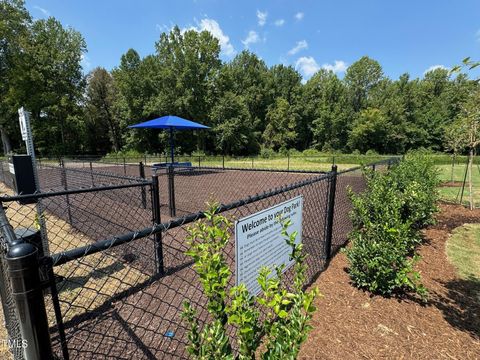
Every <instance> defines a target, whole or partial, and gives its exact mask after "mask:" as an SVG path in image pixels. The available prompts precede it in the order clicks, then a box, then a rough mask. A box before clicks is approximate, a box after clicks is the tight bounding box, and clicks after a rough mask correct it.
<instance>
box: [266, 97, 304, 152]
mask: <svg viewBox="0 0 480 360" xmlns="http://www.w3.org/2000/svg"><path fill="white" fill-rule="evenodd" d="M298 119H299V114H298V113H297V112H296V111H295V109H294V107H292V106H291V105H290V104H289V103H288V101H287V100H285V99H284V98H281V97H279V98H277V99H276V100H275V103H274V104H272V106H270V108H269V110H268V112H267V115H266V121H267V127H266V128H265V131H264V133H263V139H264V144H265V146H267V147H269V148H272V149H274V150H276V151H277V150H280V149H281V148H283V149H290V148H292V147H293V146H294V145H295V142H296V139H297V131H296V127H297V123H298Z"/></svg>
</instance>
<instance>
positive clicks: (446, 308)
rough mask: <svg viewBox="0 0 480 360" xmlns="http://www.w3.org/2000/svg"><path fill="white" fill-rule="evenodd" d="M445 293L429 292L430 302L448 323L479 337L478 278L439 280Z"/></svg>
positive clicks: (479, 305)
mask: <svg viewBox="0 0 480 360" xmlns="http://www.w3.org/2000/svg"><path fill="white" fill-rule="evenodd" d="M440 283H441V284H442V285H443V286H444V288H445V289H446V291H447V292H446V294H438V293H432V294H431V300H430V302H431V304H432V305H433V306H435V307H437V308H438V309H439V310H440V311H442V313H443V317H444V318H445V320H446V321H448V323H449V324H450V325H451V326H453V327H455V328H456V329H458V330H461V331H464V332H467V333H469V334H470V335H471V336H472V337H474V338H477V339H480V279H478V278H475V277H471V278H468V279H455V280H451V281H447V282H440Z"/></svg>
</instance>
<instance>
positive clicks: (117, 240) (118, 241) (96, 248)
mask: <svg viewBox="0 0 480 360" xmlns="http://www.w3.org/2000/svg"><path fill="white" fill-rule="evenodd" d="M332 176H334V174H333V173H332V172H329V173H325V174H321V175H319V176H316V177H314V178H310V179H306V180H303V181H298V182H295V183H292V184H290V185H285V186H281V187H279V188H274V189H271V190H268V191H265V192H263V193H261V194H257V195H253V196H249V197H247V198H244V199H242V200H237V201H234V202H231V203H229V204H221V205H220V206H219V208H218V210H217V213H222V212H225V211H228V210H232V209H235V208H238V207H240V206H244V205H248V204H251V203H254V202H257V201H260V200H263V199H266V198H269V197H272V196H275V195H279V194H282V193H285V192H288V191H291V190H295V189H298V188H301V187H304V186H307V185H311V184H314V183H317V182H320V181H324V180H327V179H329V178H331V177H332ZM203 218H205V213H204V212H203V211H199V212H197V213H194V214H190V215H186V216H183V217H179V218H176V219H172V220H170V221H168V222H164V223H161V224H155V225H154V226H152V227H148V228H144V229H142V230H139V231H134V232H129V233H126V234H124V235H120V236H117V237H113V238H110V239H105V240H100V241H97V242H95V243H92V244H89V245H85V246H82V247H78V248H75V249H71V250H67V251H64V252H61V253H57V254H54V255H52V256H51V259H52V263H53V266H60V265H63V264H65V263H67V262H70V261H73V260H76V259H79V258H82V257H85V256H87V255H91V254H95V253H97V252H100V251H104V250H108V249H111V248H114V247H117V246H119V245H122V244H125V243H129V242H131V241H133V240H137V239H141V238H145V237H148V236H151V235H153V234H156V233H159V232H162V231H166V230H169V229H173V228H176V227H179V226H182V225H186V224H189V223H192V222H194V221H197V220H199V219H203Z"/></svg>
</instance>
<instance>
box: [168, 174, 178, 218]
mask: <svg viewBox="0 0 480 360" xmlns="http://www.w3.org/2000/svg"><path fill="white" fill-rule="evenodd" d="M167 172H168V206H169V208H170V216H171V217H175V216H177V210H176V208H175V172H174V167H173V165H171V166H167Z"/></svg>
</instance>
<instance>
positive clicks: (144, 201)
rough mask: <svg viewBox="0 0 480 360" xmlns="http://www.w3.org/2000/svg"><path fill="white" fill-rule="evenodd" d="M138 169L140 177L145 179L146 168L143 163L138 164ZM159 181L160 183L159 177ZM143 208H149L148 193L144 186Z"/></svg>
mask: <svg viewBox="0 0 480 360" xmlns="http://www.w3.org/2000/svg"><path fill="white" fill-rule="evenodd" d="M138 169H139V172H140V177H141V178H142V179H145V167H144V166H143V163H142V162H141V161H140V163H139V164H138ZM157 181H158V177H157ZM141 192H142V207H143V208H144V209H146V208H147V193H146V191H145V186H142V190H141Z"/></svg>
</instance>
